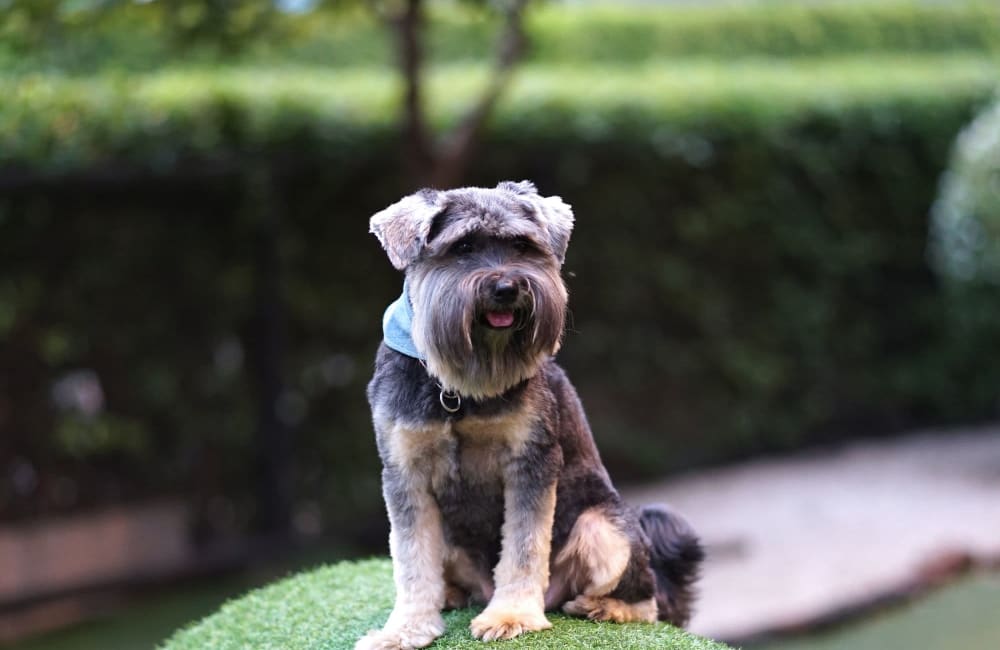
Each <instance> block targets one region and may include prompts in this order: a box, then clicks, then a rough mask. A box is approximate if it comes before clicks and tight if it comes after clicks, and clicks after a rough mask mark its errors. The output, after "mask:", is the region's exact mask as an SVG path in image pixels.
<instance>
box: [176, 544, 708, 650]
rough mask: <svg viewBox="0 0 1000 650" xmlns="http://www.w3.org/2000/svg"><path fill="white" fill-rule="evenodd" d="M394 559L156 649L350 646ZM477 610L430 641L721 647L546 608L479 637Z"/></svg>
mask: <svg viewBox="0 0 1000 650" xmlns="http://www.w3.org/2000/svg"><path fill="white" fill-rule="evenodd" d="M392 600H393V589H392V567H391V565H390V564H389V561H388V560H384V559H377V560H365V561H362V562H342V563H340V564H337V565H334V566H328V567H322V568H319V569H315V570H312V571H309V572H306V573H301V574H298V575H295V576H292V577H290V578H287V579H285V580H282V581H280V582H278V583H275V584H273V585H270V586H268V587H264V588H263V589H258V590H256V591H253V592H251V593H249V594H247V595H246V596H244V597H242V598H239V599H237V600H233V601H231V602H229V603H227V604H225V605H223V607H222V608H221V609H220V610H219V611H218V612H216V613H214V614H212V615H211V616H209V617H207V618H205V619H203V620H201V621H199V622H198V623H194V624H192V625H190V626H189V627H187V628H186V629H184V630H181V631H179V632H177V633H176V634H174V635H173V637H171V638H170V639H169V640H168V641H166V642H165V643H163V644H162V645H161V646H160V648H161V650H189V649H190V650H194V649H197V650H206V649H211V650H225V649H228V648H233V649H236V648H240V649H241V650H243V649H253V650H265V649H273V650H306V649H309V650H333V649H338V650H339V649H342V648H353V647H354V642H355V641H356V640H357V639H358V638H359V637H361V636H362V635H363V634H364V633H365V632H367V631H368V630H370V629H373V628H377V627H380V626H381V624H382V623H384V622H385V619H386V617H387V616H388V615H389V610H390V609H391V608H392ZM476 613H477V612H476V610H473V609H464V610H459V611H453V612H447V613H446V614H445V622H446V623H447V626H448V629H447V632H446V633H445V635H444V636H443V637H441V638H440V639H438V640H437V642H436V643H434V644H433V645H432V646H431V647H432V648H436V649H442V650H443V649H450V648H469V649H471V648H478V649H481V648H483V647H484V646H490V647H503V648H510V649H511V650H514V649H516V648H534V649H536V650H556V649H558V650H564V649H576V648H579V649H581V650H583V649H591V648H620V649H623V650H624V649H631V648H657V649H660V650H726V649H727V646H724V645H722V644H719V643H715V642H714V641H708V640H706V639H702V638H700V637H696V636H694V635H691V634H688V633H687V632H684V631H683V630H679V629H677V628H675V627H672V626H670V625H667V624H656V625H649V624H643V623H631V624H626V625H617V624H613V623H593V622H590V621H583V620H579V619H573V618H569V617H566V616H561V615H556V614H550V615H549V620H551V621H552V623H553V628H552V629H551V630H546V631H543V632H536V633H532V634H529V635H526V636H522V637H519V638H517V639H513V640H510V641H496V642H493V643H489V644H484V643H482V642H481V641H476V640H475V639H473V638H472V635H471V634H469V621H471V620H472V617H473V616H475V614H476Z"/></svg>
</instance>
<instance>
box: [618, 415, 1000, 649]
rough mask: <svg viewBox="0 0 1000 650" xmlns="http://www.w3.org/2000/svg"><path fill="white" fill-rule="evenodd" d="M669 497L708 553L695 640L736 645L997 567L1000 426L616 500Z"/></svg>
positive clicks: (650, 489)
mask: <svg viewBox="0 0 1000 650" xmlns="http://www.w3.org/2000/svg"><path fill="white" fill-rule="evenodd" d="M625 495H626V498H627V499H628V500H629V501H630V502H631V503H635V504H642V503H651V502H655V501H666V502H668V503H671V504H673V505H674V506H675V507H677V508H678V509H679V510H680V511H681V512H683V513H684V514H686V515H687V516H688V518H689V519H690V520H691V522H692V524H694V526H695V528H696V530H698V532H699V533H700V534H701V535H702V537H703V539H704V541H705V543H706V544H707V546H708V547H709V560H708V562H707V563H706V566H705V570H704V575H703V579H702V582H701V601H700V605H699V608H698V613H697V614H696V615H695V618H694V620H693V621H692V624H691V629H692V631H693V632H696V633H699V634H704V635H706V636H710V637H715V638H721V639H729V640H739V639H747V638H750V637H754V636H758V635H760V634H762V633H766V632H768V631H771V630H776V629H782V628H789V627H795V626H798V625H801V624H803V623H808V622H809V621H813V620H817V619H823V618H825V617H827V616H829V615H830V614H831V613H833V612H836V611H838V610H842V609H845V608H848V609H849V608H852V607H853V606H855V605H856V604H857V603H859V602H865V601H871V600H873V599H875V598H878V597H879V596H882V595H884V594H889V593H892V592H894V591H897V590H899V589H900V588H902V587H904V586H905V585H908V584H911V583H912V582H913V581H914V579H915V578H916V577H918V576H920V575H921V574H922V573H926V572H927V571H928V570H929V569H928V567H929V566H934V565H935V563H937V564H940V563H941V562H942V559H943V558H945V559H947V558H956V557H961V556H962V555H965V554H967V555H969V556H971V557H972V558H974V559H976V558H997V557H1000V426H993V427H989V428H980V429H975V430H971V429H967V430H961V431H928V432H923V433H919V434H915V435H911V436H908V437H905V438H897V439H894V440H892V441H888V442H865V443H856V444H853V445H850V446H847V447H844V448H841V449H837V450H835V451H827V452H825V453H818V452H816V453H811V454H809V455H800V456H795V457H791V458H784V459H780V460H761V461H754V462H749V463H745V464H741V465H737V466H733V467H729V468H725V469H720V470H715V471H710V472H704V473H697V474H692V475H691V476H689V477H682V478H679V479H674V480H670V481H667V482H664V483H660V484H656V485H649V486H644V487H641V488H634V489H630V490H625Z"/></svg>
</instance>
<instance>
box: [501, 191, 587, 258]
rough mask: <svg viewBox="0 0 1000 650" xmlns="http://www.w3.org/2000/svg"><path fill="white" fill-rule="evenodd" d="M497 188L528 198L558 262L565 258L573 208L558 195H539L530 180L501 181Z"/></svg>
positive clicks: (571, 228)
mask: <svg viewBox="0 0 1000 650" xmlns="http://www.w3.org/2000/svg"><path fill="white" fill-rule="evenodd" d="M497 189H498V190H504V191H506V192H512V193H514V194H517V195H520V196H523V197H525V198H527V199H528V201H529V202H530V203H531V206H532V208H534V212H535V215H536V216H537V217H538V221H539V223H541V225H542V227H543V228H545V231H546V232H547V233H548V235H549V245H550V246H551V247H552V252H553V253H554V254H555V256H556V258H557V259H558V260H559V263H560V264H562V263H563V260H564V259H565V258H566V247H568V246H569V236H570V234H571V233H572V232H573V210H572V208H570V206H569V205H567V204H566V203H564V202H563V200H562V199H561V198H560V197H558V196H541V195H539V194H538V190H537V189H536V188H535V184H534V183H532V182H531V181H521V182H519V183H515V182H513V181H503V182H502V183H500V184H498V185H497Z"/></svg>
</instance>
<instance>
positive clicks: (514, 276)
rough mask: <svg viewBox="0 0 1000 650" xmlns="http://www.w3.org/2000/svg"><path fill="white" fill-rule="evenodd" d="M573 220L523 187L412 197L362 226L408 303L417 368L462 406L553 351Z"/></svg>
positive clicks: (525, 373) (517, 378)
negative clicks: (402, 276)
mask: <svg viewBox="0 0 1000 650" xmlns="http://www.w3.org/2000/svg"><path fill="white" fill-rule="evenodd" d="M572 230H573V212H572V211H571V210H570V207H569V206H568V205H566V204H565V203H563V201H562V199H560V198H559V197H557V196H551V197H543V196H540V195H539V194H538V192H537V191H536V189H535V186H534V185H533V184H532V183H530V182H528V181H522V182H520V183H511V182H504V183H500V184H499V185H497V186H496V188H494V189H485V188H478V187H467V188H461V189H456V190H449V191H436V190H421V191H420V192H417V193H416V194H412V195H410V196H407V197H405V198H404V199H402V200H401V201H399V202H397V203H395V204H393V205H391V206H389V207H388V208H386V209H385V210H382V211H381V212H379V213H378V214H376V215H375V216H373V217H372V219H371V232H373V233H374V234H375V236H377V237H378V239H379V241H380V242H381V243H382V246H383V247H384V248H385V250H386V253H387V254H388V256H389V260H390V261H391V262H392V264H393V266H395V267H396V268H397V269H400V270H403V271H404V272H405V273H406V276H407V280H408V282H407V284H408V286H409V292H410V300H411V301H412V303H413V313H414V319H413V332H412V335H413V341H414V344H415V345H416V347H417V349H418V350H419V351H420V352H421V353H422V354H423V355H424V356H426V358H427V368H428V370H429V371H430V373H431V374H432V375H434V376H435V377H437V378H438V379H439V380H441V382H442V384H443V385H444V386H445V387H446V388H449V389H452V390H457V391H458V392H459V393H461V394H463V395H468V396H470V397H488V396H493V395H499V394H501V393H503V392H504V391H506V390H507V389H509V388H511V387H512V386H514V385H516V384H518V383H519V382H521V381H523V380H524V379H527V378H528V377H531V376H532V375H533V374H534V373H535V371H536V370H537V368H538V365H539V364H540V363H541V362H542V361H544V360H545V359H546V358H547V357H549V356H550V355H552V354H555V352H556V351H557V350H558V349H559V343H560V341H561V339H562V332H563V325H564V323H565V313H566V297H567V296H566V286H565V285H564V284H563V281H562V277H561V275H560V268H561V267H562V263H563V259H564V257H565V255H566V247H567V245H568V244H569V237H570V233H571V232H572Z"/></svg>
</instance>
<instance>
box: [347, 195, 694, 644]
mask: <svg viewBox="0 0 1000 650" xmlns="http://www.w3.org/2000/svg"><path fill="white" fill-rule="evenodd" d="M572 229H573V213H572V211H571V210H570V207H569V206H568V205H566V204H565V203H563V201H562V200H561V199H560V198H559V197H542V196H540V195H539V194H538V193H537V191H536V189H535V186H534V185H533V184H532V183H530V182H527V181H523V182H520V183H511V182H505V183H500V184H499V185H498V186H497V187H496V188H494V189H484V188H462V189H456V190H450V191H434V190H422V191H420V192H418V193H416V194H413V195H411V196H408V197H406V198H404V199H402V200H401V201H399V202H398V203H396V204H394V205H392V206H390V207H388V208H386V209H385V210H383V211H381V212H379V213H378V214H376V215H375V216H374V217H372V219H371V231H372V232H373V233H374V234H375V235H376V236H377V237H378V239H379V241H380V242H381V243H382V246H383V247H384V248H385V250H386V253H387V254H388V256H389V260H390V261H391V262H392V264H393V265H394V266H395V267H396V268H397V269H400V270H402V271H405V274H406V279H405V281H404V285H403V287H404V288H403V295H402V296H401V297H400V298H399V300H397V301H396V302H395V303H393V304H392V305H391V306H390V307H389V309H388V310H387V312H386V316H385V319H384V321H383V329H384V333H385V340H384V341H383V343H382V345H381V346H380V347H379V350H378V355H377V358H376V361H375V376H374V378H373V379H372V381H371V383H370V384H369V386H368V399H369V402H370V404H371V408H372V416H373V420H374V423H375V432H376V439H377V444H378V450H379V455H380V456H381V459H382V463H383V471H382V487H383V494H384V497H385V503H386V507H387V509H388V512H389V520H390V524H391V533H390V536H389V547H390V551H391V554H392V561H393V572H394V579H395V584H396V603H395V606H394V608H393V610H392V614H391V615H390V616H389V620H388V621H387V622H386V624H385V626H384V628H383V629H382V630H378V631H373V632H370V633H369V634H368V635H367V636H365V637H364V638H362V639H361V640H359V641H358V643H357V646H356V648H357V649H366V650H368V649H374V648H378V649H386V650H387V649H393V650H396V649H404V648H405V649H409V648H422V647H425V646H427V645H429V644H430V643H432V642H433V641H434V639H436V638H437V637H438V636H440V635H441V634H442V633H443V632H444V621H443V619H442V617H441V610H442V609H444V608H446V607H462V606H465V605H467V604H469V603H481V604H485V605H486V608H485V609H484V610H483V612H482V613H481V614H479V615H478V616H477V617H476V618H475V619H473V621H472V626H471V631H472V634H473V635H474V636H475V637H476V638H479V639H482V640H484V641H490V640H494V639H509V638H513V637H516V636H518V635H520V634H522V633H525V632H530V631H533V630H542V629H545V628H548V627H551V624H550V623H549V621H548V620H547V619H546V617H545V611H546V610H553V609H559V608H561V609H562V610H563V611H564V612H568V613H570V614H574V615H579V616H586V617H588V618H591V619H594V620H600V621H616V622H626V621H648V622H653V621H656V620H657V619H660V620H666V621H670V622H671V623H674V624H676V625H683V624H685V623H686V622H687V620H688V617H689V614H690V611H691V602H692V600H693V593H692V589H691V585H692V583H693V582H694V580H695V578H696V575H697V570H698V564H699V562H700V561H701V559H702V555H703V554H702V550H701V547H700V546H699V543H698V540H697V538H696V537H695V535H694V533H693V532H692V530H691V528H690V527H689V526H688V525H687V523H686V522H685V521H684V520H683V519H682V518H680V517H679V516H678V515H677V514H675V513H673V512H671V511H670V510H668V509H667V508H665V507H663V506H657V507H647V508H644V509H642V510H641V511H636V510H633V509H632V508H630V507H628V506H627V505H625V503H623V502H622V499H621V497H620V496H619V495H618V492H617V491H616V490H615V488H614V487H613V486H612V484H611V480H610V479H609V478H608V473H607V471H606V470H605V469H604V466H603V465H602V464H601V459H600V456H599V455H598V452H597V448H596V447H595V445H594V440H593V437H592V435H591V432H590V428H589V426H588V424H587V420H586V417H585V416H584V413H583V408H582V406H581V405H580V401H579V399H578V398H577V395H576V392H575V391H574V389H573V387H572V385H571V384H570V382H569V380H568V379H567V378H566V375H565V374H564V372H563V370H562V369H561V368H560V367H559V366H558V365H557V364H556V363H555V361H554V360H553V358H552V357H553V355H554V354H555V353H556V351H557V350H558V349H559V345H560V342H561V340H562V333H563V326H564V322H565V314H566V299H567V293H566V286H565V284H564V283H563V280H562V276H561V274H560V269H561V267H562V263H563V259H564V257H565V254H566V247H567V245H568V243H569V238H570V233H571V231H572Z"/></svg>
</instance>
